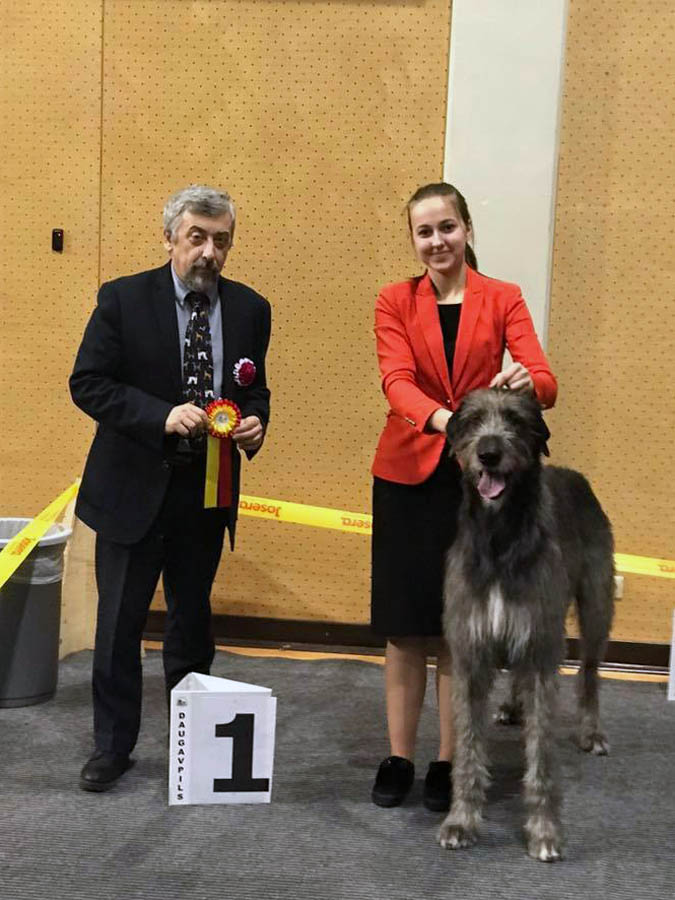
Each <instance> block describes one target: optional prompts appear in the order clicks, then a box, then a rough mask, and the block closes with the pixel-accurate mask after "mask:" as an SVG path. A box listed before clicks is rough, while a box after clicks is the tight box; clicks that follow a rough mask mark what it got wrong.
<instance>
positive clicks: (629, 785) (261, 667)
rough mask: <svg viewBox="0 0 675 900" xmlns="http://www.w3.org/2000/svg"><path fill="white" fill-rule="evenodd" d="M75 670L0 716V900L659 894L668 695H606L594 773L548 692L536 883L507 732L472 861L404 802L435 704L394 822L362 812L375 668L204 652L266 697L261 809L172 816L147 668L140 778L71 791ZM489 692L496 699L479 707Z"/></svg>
mask: <svg viewBox="0 0 675 900" xmlns="http://www.w3.org/2000/svg"><path fill="white" fill-rule="evenodd" d="M90 666H91V655H90V654H89V653H80V654H75V655H73V656H71V657H69V658H68V659H67V660H65V661H64V662H63V663H62V665H61V670H60V683H59V690H58V693H57V696H56V698H55V699H54V700H52V701H50V702H49V703H45V704H42V705H40V706H33V707H24V708H22V709H3V710H0V773H1V777H0V897H1V898H2V900H24V898H31V900H33V898H40V900H43V898H47V900H61V898H64V900H65V898H67V900H80V898H81V900H118V898H119V900H122V898H125V900H131V898H148V900H154V898H157V900H160V898H161V900H173V898H194V900H216V898H218V900H222V898H242V900H249V898H251V900H253V898H256V900H257V898H260V900H268V898H269V900H277V898H279V900H281V898H283V900H286V898H330V900H341V898H344V900H352V898H363V900H366V898H367V900H373V898H377V900H380V898H381V900H389V898H391V900H417V898H425V900H427V898H428V900H436V898H438V900H441V898H443V900H446V898H453V900H454V898H462V900H464V898H475V900H482V898H491V900H492V898H494V900H501V898H504V900H507V898H508V900H530V898H537V900H548V898H551V900H566V898H574V900H583V898H603V897H608V898H612V900H615V898H618V900H623V898H626V900H628V898H630V900H665V898H670V897H672V896H673V881H674V879H675V852H674V848H673V824H674V820H675V815H674V813H673V810H674V809H675V790H674V787H675V765H674V759H673V749H674V746H675V704H672V703H671V704H668V703H667V702H666V698H665V686H664V685H661V684H636V683H626V682H619V681H605V682H604V683H603V705H604V714H605V715H604V717H605V722H606V725H607V728H608V731H609V734H610V738H611V741H612V755H611V756H609V757H608V758H600V759H598V758H591V757H588V756H586V755H585V754H583V753H581V752H579V751H578V750H577V749H576V747H575V746H574V743H573V741H572V728H573V688H574V684H573V679H572V678H570V677H563V678H562V679H561V681H562V690H561V694H562V696H561V707H562V713H561V718H560V726H559V733H558V735H557V748H558V755H559V758H560V761H561V769H562V778H563V785H564V797H565V802H564V819H565V823H566V833H567V847H566V850H567V859H566V861H565V862H563V863H561V864H557V865H546V864H543V863H538V862H534V861H532V860H530V859H529V858H528V857H527V856H526V854H525V853H524V850H523V845H522V837H521V825H522V819H523V807H522V800H521V797H520V789H519V779H520V777H521V774H522V750H521V746H520V735H519V732H518V730H517V729H512V728H506V729H505V728H499V727H498V726H496V725H495V726H492V727H491V730H490V754H491V760H492V772H493V778H494V780H493V785H492V787H491V789H490V794H489V802H488V805H487V808H486V821H485V823H484V827H483V831H482V835H481V842H480V844H479V845H478V846H477V847H475V848H474V849H472V850H465V851H455V852H453V851H444V850H441V848H440V847H439V846H438V845H437V844H436V843H435V838H434V835H435V830H436V827H437V825H438V824H439V822H440V820H441V818H442V814H438V813H430V812H428V811H426V810H425V809H424V808H423V807H422V805H421V803H420V799H421V778H422V777H423V774H424V770H425V769H426V764H427V762H428V761H429V760H430V759H432V758H433V755H434V745H435V739H434V733H435V717H434V713H433V696H432V693H433V692H432V691H431V689H430V690H429V691H428V696H427V700H426V705H425V710H424V715H423V720H422V723H421V726H420V740H419V748H418V756H417V763H418V770H419V774H418V780H417V782H416V785H415V787H414V789H413V792H412V794H411V796H410V798H409V799H408V800H407V802H406V803H405V804H404V805H403V806H401V807H398V808H396V809H390V810H386V809H380V808H378V807H375V806H373V804H372V803H371V802H370V796H369V795H370V787H371V784H372V780H373V777H374V773H375V770H376V766H377V764H378V762H379V761H380V759H381V758H382V757H383V756H385V755H386V752H387V746H386V741H385V734H384V708H383V691H382V669H381V667H379V666H376V665H372V664H369V663H362V662H358V661H351V660H338V659H336V660H326V661H297V660H288V659H269V658H266V659H256V658H248V657H242V656H238V655H234V654H227V653H219V654H218V655H217V657H216V662H215V665H214V670H213V674H216V675H223V676H225V677H228V678H234V679H238V680H242V681H249V682H252V683H254V684H260V685H265V686H267V687H271V688H273V691H274V694H275V695H276V696H277V697H278V715H277V743H276V756H275V776H274V777H275V781H274V790H273V798H272V803H271V804H269V805H258V806H256V805H246V806H220V805H219V806H187V807H169V806H167V800H166V797H167V748H166V734H167V723H166V713H165V707H164V697H163V686H162V677H161V660H160V657H159V654H158V653H156V652H154V653H150V654H148V656H147V658H146V661H145V708H144V717H143V728H142V732H141V737H140V740H139V743H138V746H137V749H136V752H135V757H136V759H137V763H136V766H135V767H134V768H133V769H132V770H131V771H130V772H129V773H128V774H127V775H126V776H125V778H124V779H123V780H122V781H121V782H120V783H119V785H118V786H117V787H116V788H115V789H114V790H113V791H110V792H109V793H106V794H101V795H96V794H87V793H84V792H82V791H80V790H78V788H77V776H78V772H79V768H80V766H81V765H82V762H83V761H84V760H85V759H86V757H87V755H88V753H89V751H90V741H91V724H90V700H89V673H90ZM430 688H431V685H430ZM504 690H505V685H504V684H503V683H500V684H499V685H498V687H497V691H496V693H495V697H494V703H496V702H497V701H498V700H499V697H500V695H503V693H504Z"/></svg>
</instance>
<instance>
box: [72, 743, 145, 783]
mask: <svg viewBox="0 0 675 900" xmlns="http://www.w3.org/2000/svg"><path fill="white" fill-rule="evenodd" d="M133 764H134V761H133V760H132V759H129V757H128V756H127V755H126V754H122V753H103V752H102V751H101V750H97V751H96V752H95V753H94V754H93V755H92V756H91V757H90V758H89V759H88V760H87V762H86V763H85V765H84V768H83V769H82V771H81V772H80V787H81V788H82V790H83V791H97V792H99V793H100V792H101V791H109V790H110V788H111V787H112V786H113V785H114V784H116V783H117V781H119V779H120V778H121V777H122V775H124V773H125V772H126V771H127V769H130V768H131V766H133Z"/></svg>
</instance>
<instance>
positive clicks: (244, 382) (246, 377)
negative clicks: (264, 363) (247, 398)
mask: <svg viewBox="0 0 675 900" xmlns="http://www.w3.org/2000/svg"><path fill="white" fill-rule="evenodd" d="M257 371H258V370H257V369H256V367H255V363H254V362H253V360H252V359H249V358H248V356H244V357H243V358H242V359H240V360H239V362H237V363H235V366H234V370H233V373H232V374H233V375H234V380H235V381H236V382H237V384H238V385H239V387H248V386H249V385H250V384H253V382H254V381H255V376H256V372H257Z"/></svg>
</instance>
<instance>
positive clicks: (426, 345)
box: [372, 266, 558, 484]
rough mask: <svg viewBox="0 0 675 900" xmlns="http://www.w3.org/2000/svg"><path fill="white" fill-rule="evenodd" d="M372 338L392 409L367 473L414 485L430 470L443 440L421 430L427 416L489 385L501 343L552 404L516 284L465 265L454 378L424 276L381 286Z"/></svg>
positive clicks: (552, 390) (551, 385) (547, 375)
mask: <svg viewBox="0 0 675 900" xmlns="http://www.w3.org/2000/svg"><path fill="white" fill-rule="evenodd" d="M375 336H376V339H377V356H378V360H379V364H380V373H381V375H382V390H383V391H384V393H385V395H386V397H387V400H388V401H389V406H390V407H391V408H390V410H389V412H388V413H387V422H386V424H385V427H384V431H383V432H382V434H381V436H380V440H379V443H378V446H377V451H376V453H375V461H374V462H373V468H372V472H373V474H374V475H377V476H378V477H379V478H386V479H387V480H389V481H397V482H399V483H401V484H419V483H420V482H422V481H425V480H426V479H427V478H428V477H429V475H431V473H432V472H433V471H434V469H435V468H436V466H437V465H438V461H439V459H440V457H441V453H442V452H443V446H444V444H445V437H444V435H442V434H439V433H438V432H431V433H427V432H425V430H424V427H425V425H426V422H427V420H428V419H429V416H430V415H431V414H432V413H433V412H434V410H436V409H438V408H439V407H445V408H446V409H450V410H455V409H456V408H457V407H458V405H459V403H460V401H461V399H462V397H463V396H464V395H465V394H466V393H468V392H469V391H471V390H474V389H475V388H481V387H487V386H488V384H489V383H490V381H491V380H492V378H493V377H494V376H495V375H496V374H497V373H498V372H500V371H501V368H502V357H503V355H504V349H505V347H508V349H509V352H510V354H511V356H512V357H513V359H514V360H515V361H516V362H519V363H522V365H524V366H525V368H526V369H527V370H528V371H529V372H530V375H531V376H532V378H533V380H534V387H535V391H536V394H537V397H538V399H539V401H540V403H541V404H542V406H544V407H549V406H553V404H554V403H555V398H556V393H557V390H558V385H557V383H556V380H555V377H554V376H553V373H552V372H551V369H550V368H549V365H548V362H547V361H546V357H545V356H544V352H543V350H542V349H541V345H540V343H539V341H538V339H537V335H536V334H535V331H534V326H533V324H532V319H531V317H530V313H529V312H528V309H527V306H526V305H525V301H524V300H523V297H522V295H521V293H520V288H519V287H518V286H517V285H515V284H507V282H505V281H497V280H496V279H494V278H487V277H486V276H485V275H480V274H479V273H478V272H476V271H474V270H473V269H471V268H469V266H467V268H466V287H465V290H464V300H463V303H462V312H461V314H460V319H459V330H458V333H457V343H456V346H455V357H454V362H453V366H452V378H450V377H449V373H448V367H447V364H446V360H445V350H444V348H443V334H442V332H441V325H440V319H439V316H438V310H437V308H436V295H435V294H434V290H433V286H432V284H431V279H430V278H429V275H428V274H427V275H423V276H421V277H418V278H411V279H410V280H409V281H403V282H400V283H398V284H389V285H387V286H386V287H385V288H383V289H382V291H381V292H380V295H379V297H378V298H377V304H376V307H375Z"/></svg>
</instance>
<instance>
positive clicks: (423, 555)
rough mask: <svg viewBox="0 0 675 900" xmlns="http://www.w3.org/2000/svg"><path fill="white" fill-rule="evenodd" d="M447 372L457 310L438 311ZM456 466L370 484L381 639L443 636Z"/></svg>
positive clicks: (457, 490)
mask: <svg viewBox="0 0 675 900" xmlns="http://www.w3.org/2000/svg"><path fill="white" fill-rule="evenodd" d="M437 309H438V313H439V318H440V323H441V329H442V331H443V343H444V345H445V356H446V359H447V363H448V371H449V372H452V362H453V358H454V352H455V342H456V339H457V329H458V327H459V316H460V311H461V304H443V305H440V306H438V307H437ZM461 497H462V485H461V475H460V470H459V466H458V465H457V463H456V462H455V460H454V458H451V457H449V455H448V453H447V452H446V451H444V452H443V454H442V456H441V459H440V461H439V463H438V466H437V467H436V469H435V470H434V472H433V473H432V474H431V475H430V476H429V478H427V480H426V481H423V482H422V483H421V484H398V483H397V482H394V481H387V480H385V479H384V478H377V477H376V478H375V479H374V483H373V538H372V593H371V626H372V629H373V631H374V632H375V633H376V634H379V635H383V636H385V637H437V636H439V635H441V634H442V622H441V617H442V612H443V570H444V563H445V554H446V552H447V550H448V547H449V546H450V544H451V543H452V541H453V540H454V537H455V533H456V530H457V512H458V510H459V504H460V501H461Z"/></svg>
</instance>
